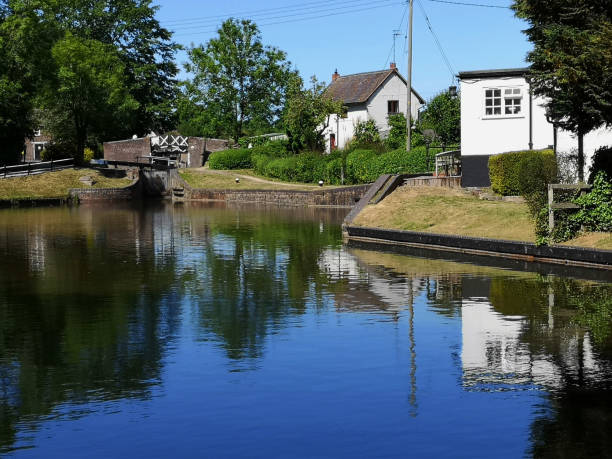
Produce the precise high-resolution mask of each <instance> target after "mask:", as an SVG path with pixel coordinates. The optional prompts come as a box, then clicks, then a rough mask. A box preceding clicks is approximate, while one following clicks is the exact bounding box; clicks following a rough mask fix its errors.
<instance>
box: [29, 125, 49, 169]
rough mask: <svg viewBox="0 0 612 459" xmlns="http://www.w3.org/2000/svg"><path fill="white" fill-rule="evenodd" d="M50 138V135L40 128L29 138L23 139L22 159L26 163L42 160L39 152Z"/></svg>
mask: <svg viewBox="0 0 612 459" xmlns="http://www.w3.org/2000/svg"><path fill="white" fill-rule="evenodd" d="M51 140H52V139H51V136H49V135H47V134H46V133H44V132H42V131H40V130H38V131H36V132H35V133H34V137H32V138H31V139H25V156H24V161H25V162H27V163H30V162H37V161H42V158H41V152H42V151H43V150H44V149H45V145H46V144H48V143H49V142H51Z"/></svg>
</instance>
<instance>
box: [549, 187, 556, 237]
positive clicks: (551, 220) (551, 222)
mask: <svg viewBox="0 0 612 459" xmlns="http://www.w3.org/2000/svg"><path fill="white" fill-rule="evenodd" d="M554 202H555V199H554V191H553V186H552V185H550V184H549V185H548V229H549V230H550V231H552V230H553V229H554V228H555V213H554V211H553V203H554Z"/></svg>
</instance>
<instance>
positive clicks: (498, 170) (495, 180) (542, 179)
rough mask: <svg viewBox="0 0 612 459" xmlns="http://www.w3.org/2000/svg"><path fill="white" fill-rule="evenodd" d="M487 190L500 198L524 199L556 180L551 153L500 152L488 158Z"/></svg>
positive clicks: (539, 151)
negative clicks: (518, 196) (519, 196)
mask: <svg viewBox="0 0 612 459" xmlns="http://www.w3.org/2000/svg"><path fill="white" fill-rule="evenodd" d="M489 177H490V179H491V189H492V190H493V191H494V192H495V193H499V194H501V195H503V196H517V195H521V196H524V195H525V194H527V193H529V192H531V191H530V190H533V189H534V188H536V187H541V186H542V184H544V185H547V184H548V183H553V182H555V181H556V178H557V162H556V159H555V155H554V152H553V151H552V150H527V151H517V152H512V153H502V154H500V155H494V156H491V157H490V158H489Z"/></svg>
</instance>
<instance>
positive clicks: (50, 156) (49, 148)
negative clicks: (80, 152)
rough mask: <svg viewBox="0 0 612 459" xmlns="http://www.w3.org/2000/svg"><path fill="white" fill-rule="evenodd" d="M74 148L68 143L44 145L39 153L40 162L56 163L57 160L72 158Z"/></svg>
mask: <svg viewBox="0 0 612 459" xmlns="http://www.w3.org/2000/svg"><path fill="white" fill-rule="evenodd" d="M75 155H76V148H74V147H73V146H72V145H70V144H68V143H60V142H51V143H48V144H47V145H45V149H44V150H43V151H41V153H40V159H41V160H42V161H57V160H58V159H66V158H74V156H75Z"/></svg>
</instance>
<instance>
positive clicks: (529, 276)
mask: <svg viewBox="0 0 612 459" xmlns="http://www.w3.org/2000/svg"><path fill="white" fill-rule="evenodd" d="M345 212H346V211H345V210H337V209H279V208H270V207H268V208H257V207H226V206H225V205H224V204H223V205H221V204H218V205H184V206H174V207H173V206H171V205H163V204H156V205H152V206H147V207H121V206H116V207H111V208H109V207H94V206H91V207H87V206H81V207H78V208H66V207H65V208H52V209H27V210H23V209H22V210H3V211H0V456H3V457H17V458H22V457H23V458H25V457H28V458H31V457H36V458H38V457H44V458H56V457H57V458H83V457H87V458H110V457H113V458H136V457H146V458H168V457H177V458H178V457H210V458H225V457H262V458H311V457H317V458H343V457H350V458H355V457H364V458H365V457H401V458H406V457H415V458H421V457H423V458H431V457H466V458H479V457H482V458H491V457H495V458H502V457H509V458H515V457H555V458H557V457H572V458H576V457H598V458H599V457H610V456H611V455H612V377H611V375H612V284H611V283H609V280H610V278H609V276H608V277H606V276H607V275H608V274H609V273H605V272H603V271H600V272H594V271H593V272H591V271H582V270H580V271H579V270H575V269H565V268H563V269H557V268H552V267H547V266H537V265H522V264H516V265H515V264H513V262H512V263H511V262H503V263H501V264H500V263H498V262H494V261H492V260H490V259H487V260H484V259H483V260H479V259H449V258H448V257H450V255H448V256H447V255H445V256H444V257H446V259H444V258H443V257H442V256H440V255H437V256H434V255H432V253H431V252H430V253H426V252H411V253H405V254H394V253H388V252H384V251H373V250H368V249H365V248H362V247H361V248H360V247H350V246H346V245H343V243H342V234H341V228H340V222H341V220H342V218H343V216H344V214H345ZM525 268H528V269H525ZM606 281H608V282H606Z"/></svg>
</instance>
